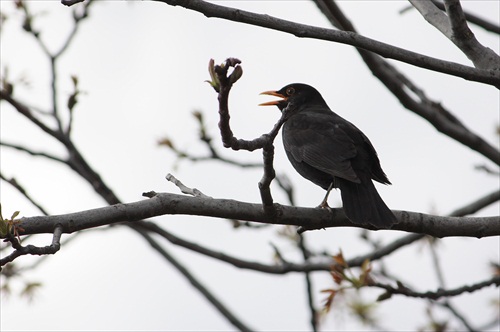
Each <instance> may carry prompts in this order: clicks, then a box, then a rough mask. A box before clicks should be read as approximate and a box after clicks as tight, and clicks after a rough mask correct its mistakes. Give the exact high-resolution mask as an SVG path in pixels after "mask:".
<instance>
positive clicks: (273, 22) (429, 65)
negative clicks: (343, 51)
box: [156, 0, 500, 86]
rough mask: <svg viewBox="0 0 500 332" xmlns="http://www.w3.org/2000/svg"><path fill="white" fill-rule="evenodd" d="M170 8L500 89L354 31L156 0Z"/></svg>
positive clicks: (494, 78) (495, 79)
mask: <svg viewBox="0 0 500 332" xmlns="http://www.w3.org/2000/svg"><path fill="white" fill-rule="evenodd" d="M156 1H160V2H163V3H166V4H168V5H171V6H181V7H184V8H187V9H191V10H194V11H198V12H200V13H202V14H204V15H205V16H207V17H218V18H223V19H226V20H230V21H236V22H240V23H246V24H250V25H255V26H260V27H264V28H269V29H273V30H277V31H282V32H286V33H290V34H293V35H295V36H297V37H303V38H313V39H321V40H326V41H332V42H337V43H342V44H348V45H352V46H355V47H360V48H363V49H365V50H368V51H371V52H374V53H377V54H379V55H381V56H383V57H385V58H390V59H395V60H398V61H402V62H405V63H408V64H411V65H414V66H418V67H421V68H426V69H430V70H433V71H437V72H441V73H445V74H449V75H454V76H458V77H462V78H464V79H466V80H471V81H477V82H481V83H486V84H491V85H495V86H500V72H495V71H494V70H484V69H476V68H471V67H468V66H464V65H460V64H458V63H454V62H449V61H443V60H439V59H436V58H432V57H429V56H425V55H422V54H419V53H415V52H411V51H408V50H405V49H403V48H399V47H395V46H392V45H389V44H385V43H382V42H379V41H376V40H373V39H370V38H367V37H363V36H361V35H358V34H356V33H354V32H349V31H337V30H333V29H325V28H319V27H314V26H310V25H306V24H299V23H295V22H291V21H287V20H283V19H279V18H276V17H272V16H269V15H264V14H256V13H252V12H248V11H244V10H240V9H235V8H230V7H225V6H220V5H217V4H214V3H208V2H205V1H202V0H190V1H179V0H156Z"/></svg>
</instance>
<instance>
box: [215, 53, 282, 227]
mask: <svg viewBox="0 0 500 332" xmlns="http://www.w3.org/2000/svg"><path fill="white" fill-rule="evenodd" d="M213 63H214V61H213V60H210V62H209V72H210V75H211V76H212V77H211V78H212V81H209V83H210V84H211V85H212V86H213V87H214V89H215V90H216V91H217V92H218V93H219V96H218V99H219V115H220V121H219V128H220V133H221V137H222V143H223V144H224V147H226V148H231V149H233V150H240V149H243V150H248V151H253V150H256V149H262V157H263V161H264V174H263V175H262V178H261V180H260V181H259V190H260V196H261V199H262V207H263V209H264V212H265V213H266V214H267V216H268V217H270V218H275V217H276V215H277V214H278V213H279V212H278V211H277V210H276V208H277V206H276V205H274V204H273V198H272V195H271V188H270V185H271V181H272V180H273V179H274V178H275V176H276V172H275V171H274V167H273V161H274V145H273V142H274V139H275V138H276V135H278V132H279V130H280V128H281V126H282V125H283V123H284V122H285V118H286V116H287V108H288V107H287V108H285V109H284V110H283V111H282V114H281V117H280V119H279V120H278V122H277V123H276V124H275V125H274V127H273V129H272V130H271V132H269V134H263V135H261V136H260V137H258V138H256V139H253V140H251V141H247V140H243V139H237V138H236V137H235V136H234V135H233V132H232V131H231V126H230V124H229V119H230V116H229V106H228V100H229V92H230V91H231V88H232V86H233V84H234V83H235V82H236V81H237V80H238V79H239V78H240V77H241V75H242V73H243V71H242V69H241V66H239V64H240V63H241V61H240V60H238V59H235V58H229V59H227V60H226V62H225V63H224V64H222V65H220V66H219V65H217V66H214V64H213ZM231 67H234V70H233V72H232V73H231V74H228V69H229V68H231Z"/></svg>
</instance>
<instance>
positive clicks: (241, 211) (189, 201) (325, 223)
mask: <svg viewBox="0 0 500 332" xmlns="http://www.w3.org/2000/svg"><path fill="white" fill-rule="evenodd" d="M279 212H280V214H279V215H277V216H276V218H275V219H272V218H269V216H268V215H267V214H265V213H264V211H263V208H262V205H260V204H253V203H245V202H240V201H236V200H231V199H213V198H210V199H207V198H201V197H189V196H181V195H175V194H170V193H158V194H156V195H154V196H153V197H152V198H151V199H149V200H144V201H139V202H134V203H127V204H116V205H112V206H107V207H102V208H97V209H92V210H87V211H81V212H75V213H69V214H65V215H54V216H38V217H25V218H22V219H20V223H19V226H20V227H22V228H23V231H21V232H19V233H20V234H21V235H26V234H37V233H51V232H52V230H53V229H54V227H55V226H56V225H58V224H60V225H62V227H63V232H64V233H73V232H76V231H79V230H83V229H87V228H93V227H98V226H104V225H110V224H113V223H118V222H124V221H129V222H132V221H138V220H142V219H146V218H151V217H154V216H159V215H165V214H172V215H177V214H179V215H197V216H207V217H216V218H224V219H239V220H246V221H254V222H260V223H264V224H279V225H296V226H302V227H303V228H306V229H321V228H327V227H341V226H344V227H359V226H357V225H354V224H353V223H352V222H351V221H349V219H347V217H346V216H345V214H344V212H343V210H342V209H340V208H339V209H331V210H330V211H328V210H326V209H320V208H298V207H292V206H284V205H281V206H280V208H279ZM393 212H394V214H395V215H396V217H397V219H398V220H399V223H398V224H397V225H395V226H394V227H393V230H401V231H406V232H412V233H422V234H427V235H431V236H435V237H449V236H464V237H477V238H481V237H487V236H498V235H500V222H499V217H460V218H458V217H443V216H433V215H427V214H423V213H417V212H409V211H393ZM362 227H363V228H366V229H372V230H374V228H373V227H372V226H369V225H363V226H362Z"/></svg>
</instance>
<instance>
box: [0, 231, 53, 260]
mask: <svg viewBox="0 0 500 332" xmlns="http://www.w3.org/2000/svg"><path fill="white" fill-rule="evenodd" d="M16 227H19V226H18V225H16ZM51 233H53V234H54V236H53V238H52V244H51V245H48V246H45V247H37V246H34V245H31V244H30V245H27V246H22V245H21V243H19V241H18V240H17V238H16V237H14V236H13V235H9V236H8V237H7V240H8V241H10V242H11V243H12V247H14V249H15V250H14V251H13V252H12V253H11V254H10V255H8V256H6V257H4V258H2V259H0V269H1V267H2V266H4V265H5V264H7V263H10V262H12V261H13V260H14V259H16V258H17V257H19V256H22V255H53V254H55V253H56V252H58V251H59V249H61V235H62V233H63V228H62V227H61V226H60V225H56V226H55V227H54V230H53V232H51Z"/></svg>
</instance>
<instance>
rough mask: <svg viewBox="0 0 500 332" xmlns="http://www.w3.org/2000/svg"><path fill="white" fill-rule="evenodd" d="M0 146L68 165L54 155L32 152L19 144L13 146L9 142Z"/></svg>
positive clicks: (1, 143) (0, 143)
mask: <svg viewBox="0 0 500 332" xmlns="http://www.w3.org/2000/svg"><path fill="white" fill-rule="evenodd" d="M0 145H1V146H5V147H7V148H12V149H16V150H18V151H22V152H26V153H28V154H30V155H32V156H34V157H44V158H47V159H49V160H53V161H57V162H59V163H62V164H66V163H67V161H66V160H64V159H61V158H59V157H56V156H54V155H51V154H50V153H47V152H41V151H34V150H31V149H30V148H27V147H25V146H21V145H17V144H12V143H7V142H0Z"/></svg>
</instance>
